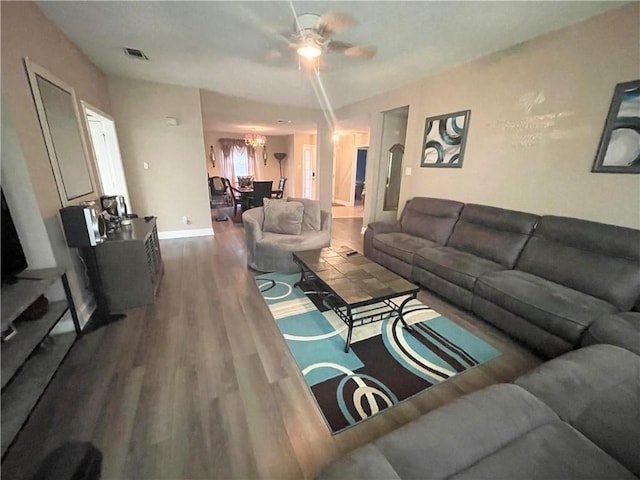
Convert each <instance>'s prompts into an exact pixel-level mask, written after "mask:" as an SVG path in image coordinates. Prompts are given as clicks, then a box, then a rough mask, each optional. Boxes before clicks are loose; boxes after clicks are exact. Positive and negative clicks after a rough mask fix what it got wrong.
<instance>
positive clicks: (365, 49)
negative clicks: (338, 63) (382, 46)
mask: <svg viewBox="0 0 640 480" xmlns="http://www.w3.org/2000/svg"><path fill="white" fill-rule="evenodd" d="M377 52H378V49H377V48H376V47H372V46H363V45H354V46H352V47H349V48H347V49H345V50H344V51H343V52H342V53H343V54H344V55H346V56H347V57H358V58H364V59H366V60H370V59H372V58H373V57H375V56H376V53H377Z"/></svg>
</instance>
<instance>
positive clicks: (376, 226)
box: [367, 220, 402, 235]
mask: <svg viewBox="0 0 640 480" xmlns="http://www.w3.org/2000/svg"><path fill="white" fill-rule="evenodd" d="M369 229H371V233H373V234H374V235H377V234H378V233H392V232H401V231H402V227H401V226H400V222H399V221H397V220H389V221H381V222H371V223H370V224H369V225H367V230H369Z"/></svg>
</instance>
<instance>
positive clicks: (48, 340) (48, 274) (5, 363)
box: [1, 267, 80, 458]
mask: <svg viewBox="0 0 640 480" xmlns="http://www.w3.org/2000/svg"><path fill="white" fill-rule="evenodd" d="M60 282H61V283H62V285H61V286H62V288H63V289H64V293H62V290H60ZM43 294H46V295H47V296H49V297H50V299H51V300H52V301H51V302H49V306H48V309H47V311H46V313H44V315H42V316H41V317H40V318H37V319H30V320H28V321H27V320H24V321H23V320H20V319H19V317H20V315H21V314H22V313H23V312H24V311H25V310H27V309H28V308H29V307H30V306H31V305H32V304H33V303H34V302H35V301H36V300H38V299H39V298H40V297H41V296H42V295H43ZM58 298H61V299H58ZM67 312H69V313H70V314H71V319H72V320H73V326H74V328H73V329H72V330H71V331H70V332H65V333H59V334H55V335H53V334H52V330H53V329H54V328H55V327H56V326H57V325H58V324H59V323H60V321H61V320H62V319H63V318H64V317H65V314H66V313H67ZM1 315H2V332H3V342H2V354H1V355H2V457H3V458H4V456H5V453H6V452H7V450H8V449H9V447H10V446H11V444H12V443H13V441H14V440H15V438H16V436H17V435H18V433H19V432H20V430H21V429H22V427H23V425H24V424H25V422H26V421H27V418H28V417H29V415H30V414H31V411H32V410H33V409H34V408H35V406H36V404H37V403H38V401H39V400H40V397H42V394H43V393H44V391H45V389H46V388H47V385H48V384H49V382H50V381H51V379H52V378H53V376H54V375H55V373H56V371H57V370H58V367H59V366H60V364H61V363H62V361H63V360H64V358H65V357H66V356H67V353H68V352H69V350H70V349H71V347H72V346H73V344H74V342H75V341H76V339H77V338H78V336H79V335H80V325H79V323H78V317H77V315H76V309H75V305H74V303H73V299H72V297H71V292H70V290H69V283H68V281H67V275H66V273H65V272H64V270H63V269H62V268H57V267H55V268H46V269H41V270H25V271H24V272H22V273H20V274H19V275H18V281H17V282H16V283H14V284H8V285H5V284H3V285H2V314H1ZM6 331H11V335H9V336H5V335H4V333H5V332H6Z"/></svg>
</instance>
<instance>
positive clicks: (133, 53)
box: [124, 47, 149, 60]
mask: <svg viewBox="0 0 640 480" xmlns="http://www.w3.org/2000/svg"><path fill="white" fill-rule="evenodd" d="M124 53H125V54H126V55H127V56H129V57H131V58H137V59H138V60H149V57H147V56H146V55H145V53H144V52H143V51H142V50H138V49H137V48H129V47H124Z"/></svg>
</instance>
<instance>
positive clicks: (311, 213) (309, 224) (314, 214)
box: [287, 197, 322, 231]
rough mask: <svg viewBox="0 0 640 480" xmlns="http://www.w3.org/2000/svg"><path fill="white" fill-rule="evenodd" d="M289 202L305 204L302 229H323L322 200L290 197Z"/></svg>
mask: <svg viewBox="0 0 640 480" xmlns="http://www.w3.org/2000/svg"><path fill="white" fill-rule="evenodd" d="M287 201H288V202H299V203H301V204H302V205H303V206H304V215H303V216H302V230H303V231H305V230H314V231H317V230H321V229H322V216H321V215H320V211H321V210H320V202H319V201H318V200H311V199H309V198H294V197H288V198H287Z"/></svg>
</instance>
